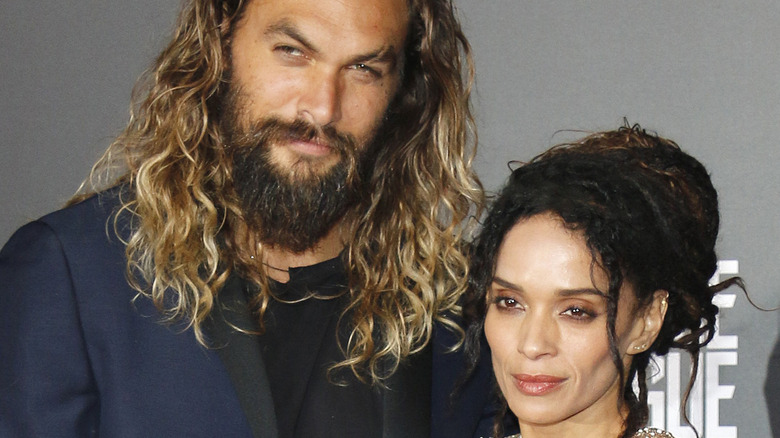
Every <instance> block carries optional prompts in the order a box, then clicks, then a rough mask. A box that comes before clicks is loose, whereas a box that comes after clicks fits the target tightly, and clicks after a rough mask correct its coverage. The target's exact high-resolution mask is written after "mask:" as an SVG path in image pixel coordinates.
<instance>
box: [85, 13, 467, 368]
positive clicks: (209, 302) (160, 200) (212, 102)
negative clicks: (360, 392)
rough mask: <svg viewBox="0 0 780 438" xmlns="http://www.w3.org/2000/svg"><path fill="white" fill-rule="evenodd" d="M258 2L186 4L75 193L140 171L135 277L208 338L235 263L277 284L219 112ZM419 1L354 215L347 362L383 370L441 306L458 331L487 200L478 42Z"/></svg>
mask: <svg viewBox="0 0 780 438" xmlns="http://www.w3.org/2000/svg"><path fill="white" fill-rule="evenodd" d="M247 3H248V0H224V1H223V0H200V1H195V0H188V1H186V2H185V3H184V5H183V8H182V11H181V13H180V17H179V20H178V23H177V26H176V29H175V32H174V35H173V38H172V40H171V42H170V43H169V44H168V46H167V47H166V48H165V49H164V50H163V52H162V53H161V54H160V55H159V57H158V58H157V60H156V62H155V64H154V66H153V68H152V69H150V71H149V72H147V73H146V74H145V75H144V76H143V77H142V78H141V79H140V80H139V82H138V84H137V85H136V88H135V89H134V92H133V105H132V107H131V117H130V121H129V123H128V125H127V127H126V128H125V130H124V131H123V132H122V134H121V135H120V136H119V137H118V138H117V139H116V140H115V141H114V143H112V144H111V146H110V147H109V148H108V150H107V151H106V152H105V154H104V155H103V157H102V158H101V159H100V160H99V161H98V162H97V163H96V164H95V166H94V167H93V169H92V172H91V175H90V178H89V179H88V180H87V182H85V184H84V185H83V186H82V188H81V190H80V194H79V195H77V196H75V197H74V198H73V199H72V200H71V203H73V202H78V201H79V200H81V199H84V198H85V197H87V196H90V195H91V194H93V193H95V192H99V191H101V190H103V189H105V188H107V187H110V186H113V185H126V186H127V188H128V190H126V191H124V192H125V193H127V195H125V196H124V197H123V199H122V208H121V212H120V213H124V214H129V216H130V217H131V218H132V227H131V234H130V236H129V237H128V238H127V239H125V243H126V255H127V273H128V278H129V281H130V283H131V285H132V286H133V287H134V288H135V289H137V290H138V292H139V296H146V297H149V298H151V299H152V300H153V302H154V303H155V305H156V306H157V307H158V308H159V309H160V311H161V312H163V314H164V316H165V319H166V320H167V321H181V320H183V321H185V322H186V323H187V324H188V325H187V327H188V328H191V329H192V330H193V331H194V333H195V335H196V337H197V339H198V341H199V342H201V343H203V344H204V345H207V340H206V339H205V338H204V335H203V332H202V327H201V325H202V323H203V321H204V319H205V318H206V317H207V315H208V314H209V312H210V311H211V309H212V307H213V305H214V298H215V295H216V294H217V293H218V291H219V290H220V288H221V287H222V285H223V284H224V283H225V281H226V279H227V278H228V276H229V275H230V273H231V272H239V273H242V274H244V273H249V277H250V280H252V281H253V282H255V283H257V284H258V286H260V294H261V301H262V302H263V303H265V304H267V302H268V300H269V299H270V298H269V297H270V295H269V292H268V287H267V286H268V279H267V278H266V276H265V274H264V273H263V272H262V270H260V269H257V265H256V264H255V263H256V261H254V260H250V259H249V256H248V255H245V253H244V252H242V251H240V250H239V246H240V245H241V241H239V240H237V239H238V238H237V236H236V233H235V232H234V230H235V229H236V228H237V227H236V226H235V224H241V223H243V219H242V212H241V210H240V208H239V203H238V200H237V197H236V195H235V191H234V189H233V185H232V175H231V163H230V160H229V157H228V154H227V153H226V152H225V150H224V145H223V142H222V138H223V133H222V132H221V130H220V126H219V123H218V120H219V115H220V105H221V98H222V97H223V96H224V94H225V90H226V86H227V83H226V81H227V80H229V67H230V57H229V47H230V43H231V35H232V34H231V32H232V31H233V30H234V29H235V27H236V25H237V23H239V21H240V20H241V19H242V13H243V11H244V10H245V6H246V4H247ZM409 8H410V12H409V17H410V22H409V31H408V36H407V43H406V44H407V46H406V48H405V64H404V65H405V67H404V71H403V76H402V86H401V87H400V91H399V93H398V95H397V96H396V97H395V99H394V101H393V102H392V104H391V106H390V108H389V109H388V114H387V122H386V124H385V126H384V129H383V130H382V131H381V132H380V133H379V137H378V138H379V139H381V140H382V142H383V144H384V145H385V147H383V148H381V150H380V151H379V153H378V155H377V158H376V161H375V163H374V168H373V169H372V172H371V173H370V175H368V178H369V181H368V182H367V185H366V186H367V187H371V188H372V189H371V191H370V193H368V194H367V195H366V196H364V197H363V198H364V199H363V200H361V201H359V204H358V205H357V206H356V207H355V208H354V209H353V210H352V211H351V212H350V213H348V214H347V216H346V217H345V224H346V225H347V226H348V229H349V230H351V235H350V236H348V239H347V242H349V243H348V245H349V247H348V248H347V250H346V252H345V259H346V266H347V272H348V277H349V290H348V294H349V300H350V302H349V305H348V308H347V312H345V315H349V317H348V319H345V320H344V321H343V322H344V323H349V324H350V327H351V336H350V337H349V341H348V343H347V345H343V346H342V347H343V348H344V350H345V353H346V360H345V361H344V362H342V363H340V364H339V366H345V367H349V368H351V369H352V370H353V371H354V372H355V374H356V375H358V377H360V378H366V377H368V378H369V379H370V380H372V381H374V382H377V381H381V380H382V379H383V378H385V377H387V376H389V375H390V374H391V373H392V372H393V371H394V370H395V369H396V368H397V366H398V365H399V363H400V361H401V360H402V359H403V358H404V357H406V356H408V355H410V354H413V353H415V352H417V351H419V350H421V349H422V348H424V346H425V345H426V344H427V343H428V341H429V340H430V338H431V334H432V329H433V323H434V321H439V322H441V323H443V324H444V325H445V326H447V327H450V328H452V329H453V330H458V328H457V325H456V324H455V323H454V319H453V318H454V317H456V316H457V315H458V314H459V312H460V307H459V305H458V297H459V296H460V295H461V294H462V293H463V292H464V290H465V288H466V280H465V278H466V275H467V272H468V262H467V258H466V255H465V251H464V248H463V245H462V243H461V242H462V240H463V239H464V237H466V234H467V233H468V228H469V227H468V223H469V222H470V221H469V218H470V217H473V216H475V215H478V214H479V211H480V209H481V206H482V187H481V184H480V183H479V180H478V179H477V177H476V175H475V173H474V172H473V171H472V169H471V162H472V160H473V157H474V152H475V145H476V131H475V126H474V121H473V117H472V114H471V108H470V101H469V95H470V92H471V87H472V84H473V74H474V66H473V61H472V58H471V54H470V48H469V45H468V42H467V40H466V38H465V36H464V35H463V33H462V31H461V28H460V25H459V22H458V19H457V17H456V11H455V10H454V7H453V5H452V4H451V2H450V1H449V0H409ZM117 217H118V216H117ZM259 309H260V311H259V312H258V313H259V315H258V318H259V319H260V321H262V317H263V315H262V313H263V310H264V309H265V305H261V306H259Z"/></svg>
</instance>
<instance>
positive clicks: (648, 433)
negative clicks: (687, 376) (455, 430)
mask: <svg viewBox="0 0 780 438" xmlns="http://www.w3.org/2000/svg"><path fill="white" fill-rule="evenodd" d="M506 438H522V436H520V434H519V433H518V434H517V435H511V436H508V437H506ZM634 438H674V436H672V434H671V433H669V432H666V431H664V430H660V429H656V428H654V427H644V428H642V429H639V430H637V431H636V433H635V434H634Z"/></svg>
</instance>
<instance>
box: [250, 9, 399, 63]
mask: <svg viewBox="0 0 780 438" xmlns="http://www.w3.org/2000/svg"><path fill="white" fill-rule="evenodd" d="M408 21H409V13H408V5H407V0H252V1H251V3H250V4H249V5H248V9H247V11H246V12H245V16H244V20H242V24H241V25H243V26H250V27H252V28H253V29H250V32H256V35H257V36H258V37H261V36H263V35H264V36H266V37H268V36H269V35H270V36H287V37H291V38H293V39H295V40H298V41H299V42H306V43H307V45H310V46H312V47H317V48H318V49H321V50H326V51H340V52H350V53H353V54H355V55H357V56H363V55H368V54H370V53H377V52H382V51H386V50H388V49H390V48H393V49H394V50H393V51H396V52H399V51H400V50H402V48H403V46H404V41H405V38H406V33H407V26H408Z"/></svg>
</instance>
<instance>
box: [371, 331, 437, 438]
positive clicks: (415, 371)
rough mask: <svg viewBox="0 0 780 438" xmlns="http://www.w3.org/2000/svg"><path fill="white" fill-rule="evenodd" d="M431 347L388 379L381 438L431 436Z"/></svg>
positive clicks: (412, 358)
mask: <svg viewBox="0 0 780 438" xmlns="http://www.w3.org/2000/svg"><path fill="white" fill-rule="evenodd" d="M432 362H433V357H432V353H431V347H430V344H429V345H428V346H427V347H426V348H425V349H424V350H423V351H421V352H419V353H417V354H415V355H414V356H412V357H410V358H408V359H407V360H406V361H405V362H404V363H402V364H401V366H399V368H398V370H397V371H396V372H395V374H393V376H392V377H390V379H389V381H388V382H387V386H388V387H387V388H386V389H385V390H384V397H383V401H384V403H383V410H384V412H383V418H382V424H383V426H382V428H383V431H382V438H417V437H420V438H428V437H429V436H430V434H431V365H432Z"/></svg>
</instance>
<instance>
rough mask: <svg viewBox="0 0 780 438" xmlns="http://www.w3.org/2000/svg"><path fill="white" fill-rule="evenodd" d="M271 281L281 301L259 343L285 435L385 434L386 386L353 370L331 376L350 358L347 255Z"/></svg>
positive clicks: (271, 304)
mask: <svg viewBox="0 0 780 438" xmlns="http://www.w3.org/2000/svg"><path fill="white" fill-rule="evenodd" d="M270 283H271V290H272V292H273V294H274V295H275V299H271V301H270V302H269V305H268V308H267V310H266V312H265V317H264V322H265V331H264V333H263V334H262V335H261V336H260V337H259V340H260V344H261V347H262V352H263V360H264V362H265V366H266V370H267V372H268V379H269V381H270V386H271V393H272V395H273V399H274V407H275V409H276V417H277V424H278V427H279V437H280V438H298V437H300V438H303V437H334V438H335V437H340V438H342V437H356V438H357V437H361V438H363V437H376V436H381V434H382V420H381V419H382V398H381V391H380V390H379V388H376V387H372V386H371V385H370V384H365V383H362V382H360V381H359V380H358V379H357V378H356V377H355V376H354V374H353V373H352V372H351V371H350V370H349V369H339V370H337V371H335V372H334V371H330V372H329V368H330V367H331V366H332V365H333V364H335V363H337V362H340V361H342V360H343V359H344V358H345V356H344V353H343V352H342V351H341V350H340V348H339V343H338V342H339V338H338V336H340V341H341V345H342V346H343V345H346V340H347V336H348V334H349V333H348V331H349V330H348V325H349V320H348V317H344V318H342V313H343V312H344V309H345V307H346V305H347V304H348V298H349V297H348V295H347V291H346V284H347V280H346V274H345V272H344V266H343V262H342V260H341V258H340V257H337V258H335V259H331V260H327V261H325V262H322V263H318V264H316V265H312V266H306V267H301V268H292V269H290V281H289V282H287V283H279V282H275V281H270ZM245 290H248V288H245ZM250 298H251V297H250ZM340 320H341V322H340ZM337 330H340V332H341V333H340V334H337Z"/></svg>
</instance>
